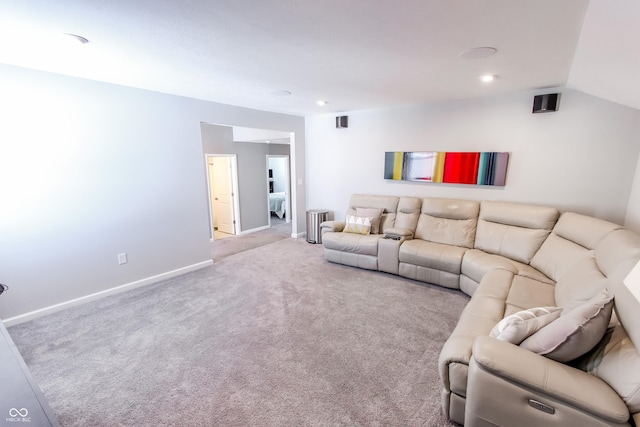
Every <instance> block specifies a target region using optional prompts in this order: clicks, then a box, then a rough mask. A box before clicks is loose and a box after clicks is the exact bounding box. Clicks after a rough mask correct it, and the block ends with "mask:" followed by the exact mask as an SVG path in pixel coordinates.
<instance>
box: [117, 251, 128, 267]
mask: <svg viewBox="0 0 640 427" xmlns="http://www.w3.org/2000/svg"><path fill="white" fill-rule="evenodd" d="M127 262H128V261H127V253H126V252H123V253H121V254H118V264H119V265H122V264H126V263H127Z"/></svg>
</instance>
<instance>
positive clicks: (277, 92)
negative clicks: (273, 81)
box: [269, 89, 291, 96]
mask: <svg viewBox="0 0 640 427" xmlns="http://www.w3.org/2000/svg"><path fill="white" fill-rule="evenodd" d="M269 95H271V96H289V95H291V91H290V90H282V89H281V90H272V91H269Z"/></svg>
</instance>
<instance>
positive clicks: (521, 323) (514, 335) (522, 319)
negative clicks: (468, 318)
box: [491, 307, 562, 345]
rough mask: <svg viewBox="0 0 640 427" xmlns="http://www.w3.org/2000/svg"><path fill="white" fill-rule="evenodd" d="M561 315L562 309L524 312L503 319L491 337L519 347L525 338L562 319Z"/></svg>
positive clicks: (550, 308) (535, 309)
mask: <svg viewBox="0 0 640 427" xmlns="http://www.w3.org/2000/svg"><path fill="white" fill-rule="evenodd" d="M560 313H562V308H560V307H536V308H530V309H528V310H522V311H519V312H517V313H514V314H512V315H511V316H507V317H505V318H504V319H502V320H501V321H500V322H499V323H498V324H497V325H496V326H495V327H494V328H493V329H492V330H491V336H492V337H494V338H497V339H499V340H501V341H507V342H510V343H511V344H516V345H518V344H520V343H521V342H522V341H524V339H525V338H527V337H528V336H530V335H532V334H534V333H535V332H537V331H539V330H540V329H542V328H543V327H545V326H546V325H548V324H549V323H551V322H553V321H554V320H556V319H557V318H558V317H560Z"/></svg>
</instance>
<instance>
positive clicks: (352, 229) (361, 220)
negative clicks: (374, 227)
mask: <svg viewBox="0 0 640 427" xmlns="http://www.w3.org/2000/svg"><path fill="white" fill-rule="evenodd" d="M342 232H343V233H356V234H364V235H365V236H367V235H369V234H371V218H369V217H367V216H352V215H347V218H346V221H345V225H344V229H343V230H342Z"/></svg>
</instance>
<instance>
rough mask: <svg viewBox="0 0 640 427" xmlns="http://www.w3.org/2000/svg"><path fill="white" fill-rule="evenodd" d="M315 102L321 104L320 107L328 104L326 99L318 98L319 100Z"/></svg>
mask: <svg viewBox="0 0 640 427" xmlns="http://www.w3.org/2000/svg"><path fill="white" fill-rule="evenodd" d="M316 104H318V105H319V106H321V107H324V106H325V105H327V104H328V102H327V101H323V100H320V101H317V102H316Z"/></svg>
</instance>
